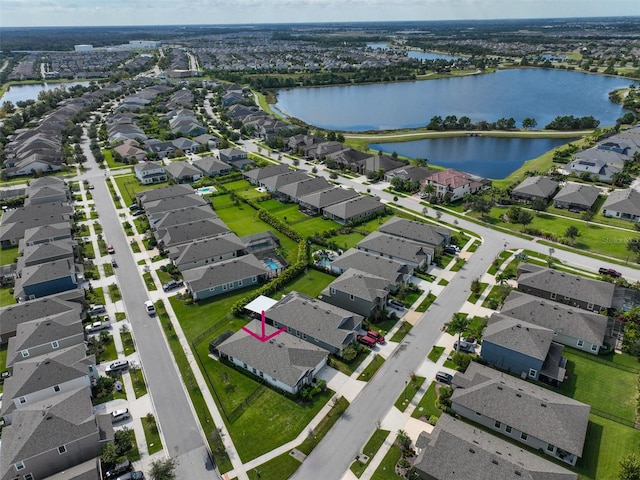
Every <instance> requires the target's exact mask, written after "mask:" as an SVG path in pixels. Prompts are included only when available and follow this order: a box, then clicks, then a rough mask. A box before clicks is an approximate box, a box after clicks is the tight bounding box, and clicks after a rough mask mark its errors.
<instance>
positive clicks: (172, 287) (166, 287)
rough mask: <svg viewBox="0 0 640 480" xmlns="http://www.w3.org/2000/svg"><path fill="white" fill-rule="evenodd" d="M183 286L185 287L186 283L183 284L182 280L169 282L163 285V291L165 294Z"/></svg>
mask: <svg viewBox="0 0 640 480" xmlns="http://www.w3.org/2000/svg"><path fill="white" fill-rule="evenodd" d="M182 285H184V282H182V281H181V280H169V281H168V282H167V283H165V284H164V285H162V290H164V291H165V292H169V291H171V290H175V289H176V288H180V287H181V286H182Z"/></svg>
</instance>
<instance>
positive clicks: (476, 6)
mask: <svg viewBox="0 0 640 480" xmlns="http://www.w3.org/2000/svg"><path fill="white" fill-rule="evenodd" d="M638 15H640V1H638V0H0V26H2V27H16V26H94V25H106V26H109V25H198V24H204V25H215V24H238V23H242V24H247V23H256V24H260V23H306V22H336V21H347V22H353V21H402V20H467V19H475V20H485V19H506V18H560V17H606V16H638Z"/></svg>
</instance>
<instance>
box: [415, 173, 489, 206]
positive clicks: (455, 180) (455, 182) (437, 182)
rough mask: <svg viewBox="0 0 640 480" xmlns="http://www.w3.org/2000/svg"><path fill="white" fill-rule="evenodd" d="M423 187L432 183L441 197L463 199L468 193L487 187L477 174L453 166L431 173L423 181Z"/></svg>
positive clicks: (454, 199)
mask: <svg viewBox="0 0 640 480" xmlns="http://www.w3.org/2000/svg"><path fill="white" fill-rule="evenodd" d="M421 185H422V188H423V189H424V187H426V186H427V185H431V186H433V187H434V188H435V193H436V195H437V196H438V197H439V198H445V197H450V198H451V201H456V200H459V199H461V198H462V197H464V196H465V194H467V193H476V192H478V191H480V190H482V189H483V188H485V187H486V185H485V183H483V182H482V181H481V179H479V178H478V177H476V176H473V175H470V174H468V173H464V172H459V171H458V170H453V169H451V168H449V169H447V170H443V171H438V172H435V173H432V174H430V175H429V176H427V177H426V178H425V179H424V180H423V181H422V182H421Z"/></svg>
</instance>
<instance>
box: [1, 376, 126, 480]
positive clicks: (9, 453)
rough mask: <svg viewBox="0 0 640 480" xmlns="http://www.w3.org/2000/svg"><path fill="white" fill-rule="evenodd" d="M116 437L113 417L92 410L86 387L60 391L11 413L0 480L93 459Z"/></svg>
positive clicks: (4, 433)
mask: <svg viewBox="0 0 640 480" xmlns="http://www.w3.org/2000/svg"><path fill="white" fill-rule="evenodd" d="M113 438H114V431H113V425H112V423H111V415H109V414H105V415H97V414H94V413H93V407H92V405H91V399H90V396H89V387H88V386H84V387H82V388H78V389H76V390H72V391H68V392H60V393H58V394H56V395H53V396H51V397H49V398H47V399H46V400H44V401H41V402H39V403H38V404H34V405H33V407H32V408H24V409H20V410H18V411H16V412H15V413H14V414H13V420H12V423H11V425H8V426H5V427H4V429H3V430H2V449H0V478H2V480H10V479H15V478H23V479H27V478H29V477H28V475H31V477H30V478H34V479H35V478H48V477H49V476H51V475H54V474H56V473H59V472H62V471H65V470H67V469H69V468H71V467H73V466H74V465H77V464H80V463H83V462H86V461H88V460H91V459H95V458H96V457H97V456H98V455H99V454H100V451H101V450H102V447H103V446H104V444H105V443H106V442H108V441H111V440H113Z"/></svg>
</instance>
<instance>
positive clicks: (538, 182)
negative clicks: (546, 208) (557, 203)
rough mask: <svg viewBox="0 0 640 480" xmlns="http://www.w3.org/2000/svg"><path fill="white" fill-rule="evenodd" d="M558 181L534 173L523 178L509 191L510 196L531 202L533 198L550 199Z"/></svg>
mask: <svg viewBox="0 0 640 480" xmlns="http://www.w3.org/2000/svg"><path fill="white" fill-rule="evenodd" d="M558 185H560V183H559V182H557V181H555V180H553V179H552V178H549V177H544V176H540V175H536V176H533V177H527V178H525V179H524V180H523V181H522V182H521V183H520V184H519V185H518V186H517V187H516V188H514V189H513V190H512V191H511V198H513V199H516V200H524V201H526V202H531V201H533V200H546V201H548V200H550V199H551V198H552V197H553V196H554V195H555V193H556V191H557V190H558Z"/></svg>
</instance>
